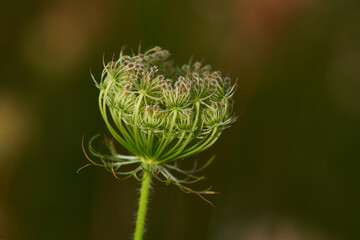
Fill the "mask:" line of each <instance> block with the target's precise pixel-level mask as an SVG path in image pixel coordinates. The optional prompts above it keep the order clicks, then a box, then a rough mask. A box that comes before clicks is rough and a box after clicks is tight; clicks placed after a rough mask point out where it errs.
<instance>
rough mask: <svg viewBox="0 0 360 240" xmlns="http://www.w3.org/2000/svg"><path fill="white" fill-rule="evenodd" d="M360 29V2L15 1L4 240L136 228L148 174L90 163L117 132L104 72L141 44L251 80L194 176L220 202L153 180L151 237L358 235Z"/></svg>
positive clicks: (9, 4) (4, 46) (264, 239)
mask: <svg viewBox="0 0 360 240" xmlns="http://www.w3.org/2000/svg"><path fill="white" fill-rule="evenodd" d="M359 23H360V2H359V1H357V0H352V1H351V0H350V1H335V0H328V1H324V0H315V1H311V0H288V1H281V0H239V1H236V0H223V1H214V0H208V1H205V0H201V1H192V0H183V1H161V0H155V1H145V0H133V1H115V0H102V1H100V0H87V1H85V0H80V1H70V0H52V1H39V0H35V1H9V0H3V1H1V2H0V56H1V58H0V70H1V77H0V239H4V240H12V239H16V240H17V239H20V240H25V239H26V240H32V239H34V240H35V239H36V240H43V239H44V240H48V239H52V240H57V239H69V240H71V239H77V240H81V239H94V240H95V239H96V240H97V239H105V240H112V239H114V240H115V239H130V238H131V234H132V231H133V229H134V222H135V215H134V213H135V211H136V207H137V203H136V201H137V197H138V196H137V194H138V189H139V183H138V182H137V181H136V180H134V179H130V180H126V181H122V182H119V181H118V180H116V179H115V178H114V177H113V176H112V175H111V174H109V173H108V172H106V171H105V170H104V169H102V168H95V167H89V168H86V169H84V170H83V171H82V172H80V173H79V174H76V170H77V169H78V168H79V167H81V166H83V165H85V164H86V163H88V162H87V160H86V158H85V157H84V155H83V153H82V150H81V138H82V136H83V135H84V136H85V138H86V139H89V138H90V137H91V136H93V135H94V134H96V133H108V132H107V130H106V128H105V124H104V123H103V121H102V119H101V117H100V114H99V110H98V107H97V95H98V90H97V89H96V88H95V87H94V84H93V82H92V81H91V78H90V74H89V72H90V68H91V71H92V72H93V73H94V75H95V76H96V77H99V76H100V73H101V70H102V57H103V54H105V59H106V60H110V59H111V57H112V55H113V54H114V53H115V54H118V53H119V51H120V49H121V47H122V46H123V45H127V46H128V48H127V51H128V53H130V50H131V49H137V46H138V44H139V42H140V41H142V46H143V48H147V47H150V46H154V45H159V46H162V47H164V48H165V49H168V50H169V51H170V52H171V53H172V57H173V58H174V59H176V63H178V64H182V63H185V62H187V60H188V59H189V57H190V56H194V59H198V60H201V59H204V61H205V62H206V63H209V64H211V65H212V66H213V67H214V68H215V69H218V70H221V71H222V72H223V73H225V74H226V73H229V74H230V76H231V77H232V78H233V79H234V80H235V79H236V78H238V84H239V88H238V91H237V93H236V97H235V102H236V112H237V114H238V115H240V117H239V119H238V121H237V123H236V124H234V126H233V127H232V128H231V129H230V130H227V131H225V132H224V134H223V136H222V137H221V139H220V140H219V141H218V142H217V144H215V145H214V146H213V147H212V148H211V149H209V150H208V151H206V152H205V153H203V154H201V155H200V156H198V159H200V160H203V161H206V159H208V158H209V157H210V156H211V155H212V154H213V153H215V154H216V155H217V158H216V160H215V162H214V163H213V164H212V165H211V166H210V167H209V168H208V169H207V170H206V174H207V177H208V178H207V180H206V181H205V182H203V183H199V184H198V185H193V186H192V187H193V188H194V189H201V188H203V187H206V186H210V185H211V186H213V188H214V189H215V190H217V191H219V192H221V194H220V195H216V196H210V197H209V199H210V200H211V201H212V202H213V203H214V205H215V207H214V208H212V207H211V206H209V205H208V204H207V203H206V202H204V201H202V200H201V199H200V198H199V197H197V196H195V195H189V194H185V193H183V192H182V191H180V190H179V189H178V188H176V187H175V186H165V185H164V184H161V183H159V182H155V183H154V191H153V194H152V197H151V198H152V199H151V206H150V214H149V217H148V229H149V230H148V233H147V239H159V240H162V239H175V240H177V239H179V240H180V239H199V240H200V239H208V240H223V239H225V240H228V239H231V240H240V239H241V240H341V239H360V221H359V213H360V175H359V170H360V161H359V160H360V105H359V104H360V94H359V91H360V44H359V43H360V25H359ZM193 159H194V158H193ZM191 160H192V159H188V160H187V161H191Z"/></svg>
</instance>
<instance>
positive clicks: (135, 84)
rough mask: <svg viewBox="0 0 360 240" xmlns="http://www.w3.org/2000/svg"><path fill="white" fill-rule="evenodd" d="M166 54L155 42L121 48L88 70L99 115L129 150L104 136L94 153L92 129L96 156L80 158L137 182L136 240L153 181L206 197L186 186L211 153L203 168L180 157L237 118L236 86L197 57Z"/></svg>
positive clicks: (194, 150) (210, 140)
mask: <svg viewBox="0 0 360 240" xmlns="http://www.w3.org/2000/svg"><path fill="white" fill-rule="evenodd" d="M169 56H170V53H169V52H168V51H167V50H163V49H161V48H160V47H154V48H151V49H149V50H147V51H145V52H144V53H141V52H140V51H139V53H138V54H132V55H124V54H123V51H122V52H121V53H120V57H119V59H117V60H112V61H110V62H109V63H107V64H105V63H104V70H103V72H102V74H101V78H100V81H96V80H95V78H94V76H92V78H93V80H94V82H95V85H96V86H97V88H98V89H99V91H100V93H99V108H100V112H101V115H102V117H103V119H104V121H105V123H106V125H107V127H108V129H109V131H110V133H111V135H112V136H113V138H114V139H115V140H116V141H117V142H118V143H120V144H121V145H122V146H123V147H125V148H126V149H127V150H128V152H129V155H124V154H119V153H118V151H116V149H115V146H114V144H113V143H112V141H107V147H108V153H100V152H98V151H96V150H95V148H94V147H93V142H94V140H95V139H96V138H98V137H99V135H96V136H94V137H93V138H92V139H91V140H90V141H89V151H90V153H91V154H92V155H93V156H94V157H96V158H98V159H99V161H93V160H92V159H91V158H89V157H88V155H86V157H87V158H88V159H89V161H90V162H91V163H90V164H89V165H95V166H101V167H104V168H105V169H106V170H108V171H109V172H111V173H112V174H113V175H114V176H115V177H116V178H118V179H120V178H121V179H123V178H128V177H132V176H133V177H135V178H136V179H138V180H139V181H141V184H142V186H141V190H140V199H139V206H138V212H137V220H136V228H135V234H134V239H135V240H141V239H143V235H144V230H145V219H146V213H147V205H148V197H149V192H150V187H151V182H152V179H157V180H159V181H161V182H165V183H167V184H171V183H172V184H174V185H176V186H178V187H179V188H180V189H182V190H184V191H185V192H191V193H195V194H197V195H198V196H200V197H201V198H203V199H204V200H205V201H207V200H206V199H205V198H204V197H203V196H202V195H203V194H212V193H214V192H213V191H210V190H209V189H207V190H205V191H194V190H192V189H190V188H189V187H187V186H186V185H187V184H189V183H193V182H196V181H198V180H201V179H203V178H204V177H203V176H197V175H196V173H198V172H199V171H201V170H203V169H204V168H205V167H206V166H208V165H209V164H210V163H211V161H212V160H213V158H211V159H210V160H209V161H208V162H206V163H205V164H204V165H202V166H197V162H195V164H194V166H193V167H192V168H191V169H183V168H182V167H181V161H182V160H183V159H184V158H186V157H190V156H193V155H195V154H198V153H200V152H203V151H205V150H206V149H208V148H209V147H211V146H212V145H213V144H214V143H215V142H216V141H217V140H218V139H219V137H220V135H221V133H222V131H223V130H224V129H226V128H228V127H229V126H230V125H231V124H232V123H233V122H234V121H235V120H236V117H234V115H233V98H232V97H233V95H234V92H235V88H236V84H232V83H231V80H230V78H229V77H223V76H222V75H221V73H220V72H219V71H214V70H213V69H212V68H211V66H210V65H205V66H203V65H202V63H200V62H194V63H191V62H190V63H189V64H185V65H183V66H182V67H177V66H174V65H173V63H172V61H170V60H168V58H169ZM84 151H85V150H84ZM85 154H86V153H85ZM209 203H210V202H209ZM210 204H211V203H210Z"/></svg>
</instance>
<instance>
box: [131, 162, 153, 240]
mask: <svg viewBox="0 0 360 240" xmlns="http://www.w3.org/2000/svg"><path fill="white" fill-rule="evenodd" d="M151 177H152V174H151V172H150V165H146V164H144V175H143V181H142V184H141V190H140V199H139V208H138V212H137V219H136V227H135V234H134V240H142V239H143V235H144V230H145V220H146V212H147V205H148V201H149V193H150V186H151Z"/></svg>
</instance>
